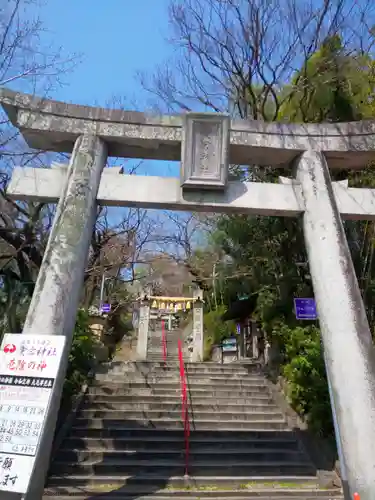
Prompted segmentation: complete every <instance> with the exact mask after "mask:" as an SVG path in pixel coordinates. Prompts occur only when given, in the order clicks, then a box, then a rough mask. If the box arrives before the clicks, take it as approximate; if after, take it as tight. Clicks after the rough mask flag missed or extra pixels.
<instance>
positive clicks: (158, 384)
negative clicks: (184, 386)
mask: <svg viewBox="0 0 375 500" xmlns="http://www.w3.org/2000/svg"><path fill="white" fill-rule="evenodd" d="M100 377H103V378H97V379H96V380H94V381H93V383H92V387H97V386H101V387H108V388H111V387H113V388H114V389H122V388H126V387H134V388H137V389H140V388H141V387H145V386H146V387H151V388H153V387H154V388H155V389H156V388H159V389H179V388H180V387H181V382H180V379H179V378H176V379H175V380H162V379H157V378H148V379H144V378H134V379H133V380H131V379H127V380H118V379H116V380H114V379H111V378H109V377H106V376H105V375H101V376H100ZM188 389H189V391H192V390H196V389H198V390H199V389H204V390H206V391H207V390H208V389H210V390H212V391H216V390H224V389H225V390H226V391H227V392H233V391H241V390H242V391H244V390H250V391H258V392H264V391H269V388H268V386H267V385H266V384H265V383H264V382H262V381H251V380H249V381H241V380H238V381H237V380H230V381H229V382H224V381H221V380H219V381H217V380H215V379H200V380H199V381H198V380H193V381H189V383H188Z"/></svg>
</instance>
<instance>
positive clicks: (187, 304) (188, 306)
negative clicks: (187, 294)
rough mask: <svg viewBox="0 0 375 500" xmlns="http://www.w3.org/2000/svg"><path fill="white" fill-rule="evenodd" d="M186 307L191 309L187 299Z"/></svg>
mask: <svg viewBox="0 0 375 500" xmlns="http://www.w3.org/2000/svg"><path fill="white" fill-rule="evenodd" d="M186 309H191V304H190V300H188V301H187V302H186Z"/></svg>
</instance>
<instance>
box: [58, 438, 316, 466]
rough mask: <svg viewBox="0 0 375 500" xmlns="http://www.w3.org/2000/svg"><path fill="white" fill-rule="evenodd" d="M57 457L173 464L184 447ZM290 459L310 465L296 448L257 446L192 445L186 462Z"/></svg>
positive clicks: (72, 460) (180, 458)
mask: <svg viewBox="0 0 375 500" xmlns="http://www.w3.org/2000/svg"><path fill="white" fill-rule="evenodd" d="M57 460H58V461H59V462H68V463H71V464H72V463H83V462H84V463H86V462H96V463H99V462H106V461H108V460H114V461H116V460H118V461H121V462H124V463H125V462H127V461H134V460H137V461H138V460H141V461H147V460H149V461H150V462H152V461H153V462H155V464H156V463H159V462H160V463H162V462H163V460H167V461H168V460H170V461H173V462H175V463H179V462H180V463H184V460H185V446H184V443H181V445H180V449H175V450H173V449H169V448H167V447H166V448H164V449H149V448H148V447H147V445H144V447H143V448H138V449H134V448H133V449H131V448H130V449H128V450H118V449H112V450H100V449H89V450H85V449H79V448H72V449H69V450H68V449H61V450H60V451H59V453H58V455H57ZM246 461H248V462H253V463H260V462H262V463H263V462H272V463H276V462H280V463H284V462H293V463H296V462H297V461H298V462H299V463H300V464H307V465H311V464H310V462H309V461H308V459H307V457H306V456H305V455H303V453H302V452H301V451H299V450H281V449H277V448H273V449H272V448H270V449H267V450H257V449H250V448H249V449H237V448H232V449H230V448H227V449H225V450H224V449H222V448H220V446H218V447H215V446H212V447H210V448H205V449H204V448H200V449H198V450H197V449H195V448H191V449H190V451H189V464H190V466H195V464H196V463H197V464H202V463H203V462H204V463H206V462H207V463H209V464H220V466H224V465H227V466H234V465H236V464H237V463H238V464H241V463H243V462H246Z"/></svg>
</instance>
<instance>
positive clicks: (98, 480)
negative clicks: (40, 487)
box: [48, 473, 317, 498]
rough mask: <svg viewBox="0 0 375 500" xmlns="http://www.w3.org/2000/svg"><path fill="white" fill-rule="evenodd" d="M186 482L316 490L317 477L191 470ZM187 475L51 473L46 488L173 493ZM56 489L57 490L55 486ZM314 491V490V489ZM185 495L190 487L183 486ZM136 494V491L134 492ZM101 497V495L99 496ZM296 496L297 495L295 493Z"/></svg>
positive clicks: (182, 484) (82, 490)
mask: <svg viewBox="0 0 375 500" xmlns="http://www.w3.org/2000/svg"><path fill="white" fill-rule="evenodd" d="M188 484H189V485H190V487H192V486H195V487H205V486H209V487H211V488H213V487H215V489H220V488H225V491H226V493H228V489H231V490H233V489H235V488H241V489H243V488H244V486H247V485H251V487H252V488H256V486H257V485H259V487H260V488H264V487H266V488H267V486H265V485H267V484H269V485H271V486H269V487H268V488H272V490H273V491H274V490H275V485H280V484H281V485H292V486H293V489H294V487H296V486H298V485H301V488H303V489H304V490H305V489H306V488H309V487H310V488H311V489H313V488H314V490H315V488H316V485H317V481H316V476H315V475H306V476H302V475H300V476H296V475H291V474H290V475H283V476H270V475H268V476H260V475H257V476H248V475H244V476H203V475H199V476H193V475H191V474H190V476H189V478H188ZM186 485H187V479H186V477H184V476H183V475H179V476H172V475H171V474H166V475H160V474H147V475H146V474H141V473H138V474H136V475H135V476H133V475H127V474H122V475H116V476H114V475H112V474H109V475H106V476H101V475H99V474H97V475H95V476H93V475H84V474H80V475H69V476H61V475H52V476H50V478H49V481H48V488H55V489H58V488H60V492H62V489H63V488H70V489H74V488H76V490H75V491H77V490H79V491H80V492H81V493H82V492H84V491H87V492H90V490H91V491H92V489H94V488H95V489H96V491H98V487H99V488H100V493H102V494H103V493H104V492H105V491H113V490H116V489H117V490H118V491H120V492H121V493H122V494H124V493H125V491H126V492H129V493H130V494H133V495H134V496H136V495H137V494H140V493H143V494H146V493H147V494H151V493H156V492H158V491H160V490H162V491H165V490H164V488H168V489H170V492H171V493H172V494H174V491H173V490H171V488H174V489H175V488H186ZM57 491H59V490H57ZM315 491H316V490H315ZM186 493H187V495H188V494H189V490H186ZM137 496H138V495H137ZM99 498H100V497H99ZM297 498H298V497H297Z"/></svg>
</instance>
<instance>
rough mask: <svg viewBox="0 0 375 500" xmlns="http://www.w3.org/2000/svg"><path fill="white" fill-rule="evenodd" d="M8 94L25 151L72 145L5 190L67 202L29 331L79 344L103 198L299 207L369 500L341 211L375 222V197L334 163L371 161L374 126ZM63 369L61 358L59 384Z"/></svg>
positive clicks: (364, 406)
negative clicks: (233, 174)
mask: <svg viewBox="0 0 375 500" xmlns="http://www.w3.org/2000/svg"><path fill="white" fill-rule="evenodd" d="M0 101H1V103H2V105H3V107H4V109H5V111H6V112H7V113H8V116H9V118H10V119H11V121H12V123H13V124H14V125H15V126H16V127H18V128H19V129H20V130H21V132H22V134H23V136H24V138H25V140H26V142H27V143H28V145H29V146H31V147H33V148H41V149H45V150H50V151H64V152H72V155H71V159H70V163H69V167H68V169H64V168H57V169H33V168H23V169H15V171H14V173H13V177H12V180H11V183H10V186H9V190H8V194H9V195H10V196H12V197H13V198H15V199H29V200H41V201H46V202H58V208H57V213H56V217H55V221H54V225H53V228H52V231H51V234H50V238H49V241H48V245H47V248H46V251H45V254H44V260H43V264H42V266H41V269H40V272H39V277H38V281H37V283H36V287H35V292H34V295H33V299H32V302H31V305H30V309H29V312H28V315H27V319H26V323H25V327H24V332H23V333H45V334H55V335H65V336H67V338H68V340H69V341H70V340H71V335H72V332H73V327H74V319H75V314H76V309H77V304H78V300H79V293H80V289H81V285H82V281H83V273H84V268H85V262H86V258H87V254H88V249H89V242H90V234H91V232H92V229H93V225H94V220H95V213H96V204H97V203H100V204H102V205H112V206H140V207H152V208H168V209H174V210H203V211H216V212H219V211H220V212H228V213H229V212H241V213H248V214H261V215H283V216H298V215H301V217H302V224H303V230H304V236H305V242H306V247H307V253H308V259H309V265H310V273H311V277H312V282H313V286H314V294H315V298H316V302H317V308H318V313H319V319H320V328H321V332H322V338H323V344H324V349H325V354H326V360H327V374H328V376H329V379H330V381H331V386H332V394H333V401H334V406H335V409H336V414H337V422H338V424H339V429H340V433H339V436H338V446H339V448H340V447H341V446H342V449H343V454H344V457H345V463H344V464H342V465H345V469H346V472H347V479H348V483H349V487H350V488H349V489H350V494H351V495H353V494H354V493H356V492H357V493H358V494H359V495H360V498H361V500H373V499H374V498H375V451H374V443H375V393H374V391H375V365H374V358H373V354H374V352H373V351H374V348H373V343H372V338H371V332H370V329H369V324H368V321H367V318H366V313H365V309H364V305H363V302H362V299H361V294H360V290H359V286H358V282H357V279H356V276H355V271H354V267H353V263H352V259H351V256H350V252H349V248H348V244H347V241H346V237H345V233H344V229H343V224H342V218H354V219H374V218H375V201H374V199H375V191H374V190H371V189H352V188H348V185H347V183H345V182H343V183H332V182H331V177H330V169H335V168H340V169H342V168H347V169H358V168H362V167H363V166H365V165H366V164H367V163H368V162H370V161H374V160H375V122H358V123H350V124H321V125H315V124H314V125H289V124H277V123H273V124H267V123H260V122H256V121H236V120H234V121H231V120H230V118H229V116H227V115H222V114H210V113H201V114H195V113H187V114H186V115H182V116H160V117H155V116H149V115H146V114H143V113H136V112H127V111H122V110H109V109H102V108H94V107H86V106H77V105H72V104H66V103H61V102H55V101H49V100H43V99H39V98H35V97H32V96H29V95H24V94H17V93H14V92H10V91H9V90H3V91H2V94H1V97H0ZM108 155H109V156H122V157H127V158H144V159H160V160H180V161H181V178H180V179H174V178H162V177H140V176H133V175H131V176H129V175H114V172H113V171H112V172H111V169H107V168H104V167H105V164H106V158H107V156H108ZM230 163H232V164H242V165H246V164H247V165H250V164H257V165H272V166H275V167H277V166H284V165H287V164H292V163H293V164H294V166H295V172H296V176H295V178H294V179H281V182H280V183H279V184H264V183H253V182H248V183H245V182H244V183H241V182H228V181H227V172H228V164H230ZM340 214H341V216H340ZM249 244H251V242H249ZM69 341H68V342H67V345H68V346H69V344H70V342H69ZM64 372H65V364H64V366H62V367H61V373H62V375H61V377H62V378H61V380H63V375H64ZM60 393H61V383H60V385H57V386H56V397H55V404H54V406H53V407H51V408H50V410H49V416H50V422H52V427H53V425H54V421H55V417H56V414H57V410H58V402H59V395H60ZM56 405H57V406H56ZM50 425H51V424H50ZM52 427H50V428H49V429H46V430H45V432H44V441H43V444H44V446H43V453H42V452H39V453H38V455H37V461H38V467H37V468H36V471H35V474H34V476H33V481H32V483H31V485H30V493H28V496H27V499H28V500H29V498H30V499H31V498H32V499H33V500H38V499H40V498H41V491H42V483H43V477H44V474H45V472H46V469H47V465H48V453H47V452H46V450H48V449H49V446H50V442H51V440H52V434H53V432H52V430H53V429H52ZM51 429H52V430H51Z"/></svg>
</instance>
